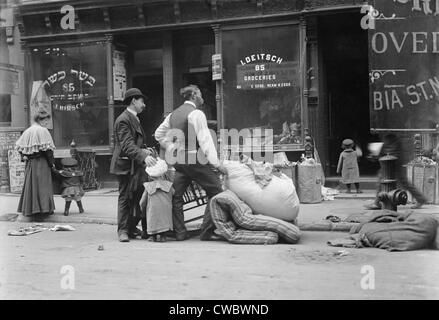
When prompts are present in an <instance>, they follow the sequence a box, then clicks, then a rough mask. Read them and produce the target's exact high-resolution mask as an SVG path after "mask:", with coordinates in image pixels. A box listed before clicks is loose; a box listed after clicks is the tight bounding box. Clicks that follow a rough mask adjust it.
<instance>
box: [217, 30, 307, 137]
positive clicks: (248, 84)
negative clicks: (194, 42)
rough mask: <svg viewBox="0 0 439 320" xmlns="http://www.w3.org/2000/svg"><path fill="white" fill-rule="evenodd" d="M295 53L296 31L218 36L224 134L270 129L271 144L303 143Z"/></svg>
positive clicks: (234, 31)
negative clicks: (225, 129) (220, 58)
mask: <svg viewBox="0 0 439 320" xmlns="http://www.w3.org/2000/svg"><path fill="white" fill-rule="evenodd" d="M274 34H275V35H276V36H275V37H273V35H274ZM299 51H300V49H299V28H298V26H296V25H287V26H276V27H263V28H251V29H237V30H225V31H224V32H223V63H224V68H225V72H224V80H225V81H224V126H225V127H226V128H228V129H232V128H236V129H238V130H241V129H244V128H248V129H250V131H252V130H254V129H257V128H260V129H273V142H274V144H283V145H287V144H301V143H302V130H301V122H302V117H301V110H302V109H301V99H300V82H299V78H300V77H299V58H300V57H299V56H300V55H299ZM253 132H254V131H253ZM262 132H264V130H262ZM262 141H264V140H263V139H262Z"/></svg>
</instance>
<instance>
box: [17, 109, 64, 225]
mask: <svg viewBox="0 0 439 320" xmlns="http://www.w3.org/2000/svg"><path fill="white" fill-rule="evenodd" d="M49 120H50V114H48V113H47V112H45V111H40V112H38V113H37V114H36V115H35V116H34V123H33V124H32V125H31V126H30V127H29V128H27V129H26V130H25V131H24V132H23V134H22V135H21V137H20V138H19V139H18V140H17V142H16V143H15V148H16V149H17V150H18V151H19V152H20V154H21V156H22V158H23V160H25V161H26V170H25V177H24V187H23V190H22V192H21V197H20V202H19V204H18V212H22V213H23V216H27V217H29V216H31V217H35V216H36V215H38V214H53V212H54V210H55V202H54V200H53V187H52V173H51V169H52V167H54V162H55V160H54V157H53V150H54V149H55V145H54V143H53V139H52V136H51V135H50V132H49V130H47V128H46V126H47V123H48V121H49Z"/></svg>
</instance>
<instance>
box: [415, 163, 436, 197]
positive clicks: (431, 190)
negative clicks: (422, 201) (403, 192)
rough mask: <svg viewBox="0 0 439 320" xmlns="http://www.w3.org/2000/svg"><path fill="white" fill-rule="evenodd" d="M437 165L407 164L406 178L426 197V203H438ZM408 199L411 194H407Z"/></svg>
mask: <svg viewBox="0 0 439 320" xmlns="http://www.w3.org/2000/svg"><path fill="white" fill-rule="evenodd" d="M438 177H439V175H438V165H437V164H436V165H422V164H408V165H407V179H408V181H409V182H410V183H412V184H413V185H414V186H415V187H416V188H418V190H419V191H421V192H422V193H423V194H424V195H425V197H426V198H427V203H432V204H439V183H438V180H439V179H438ZM409 200H412V196H411V195H410V194H409Z"/></svg>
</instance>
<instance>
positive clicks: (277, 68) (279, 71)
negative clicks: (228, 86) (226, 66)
mask: <svg viewBox="0 0 439 320" xmlns="http://www.w3.org/2000/svg"><path fill="white" fill-rule="evenodd" d="M298 74H299V64H298V62H296V61H284V59H283V58H282V57H278V56H276V55H271V54H264V53H258V54H252V55H249V56H248V57H245V58H243V59H241V60H240V64H238V65H237V66H236V89H241V90H249V89H250V90H251V89H273V88H285V87H294V86H298V85H299V77H298Z"/></svg>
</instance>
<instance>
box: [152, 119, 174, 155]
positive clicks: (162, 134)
mask: <svg viewBox="0 0 439 320" xmlns="http://www.w3.org/2000/svg"><path fill="white" fill-rule="evenodd" d="M170 118H171V114H168V116H167V117H166V118H165V120H164V121H163V122H162V123H161V124H160V126H159V127H158V128H157V129H156V131H155V133H154V137H155V139H156V140H157V141H158V142H159V143H160V145H161V146H162V147H163V148H166V147H167V146H166V133H167V132H168V130H170V129H171V124H170Z"/></svg>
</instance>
